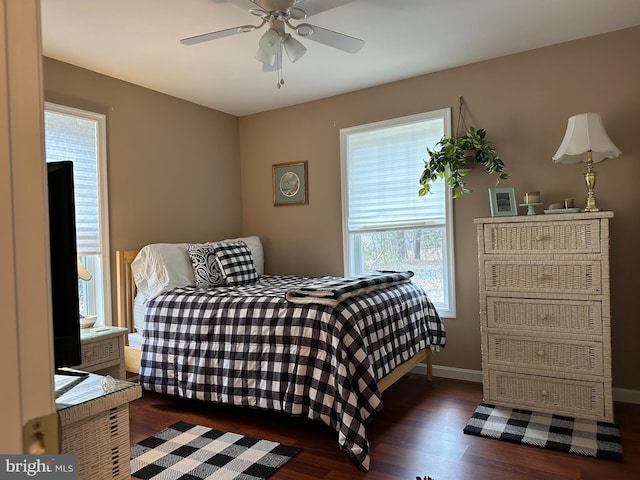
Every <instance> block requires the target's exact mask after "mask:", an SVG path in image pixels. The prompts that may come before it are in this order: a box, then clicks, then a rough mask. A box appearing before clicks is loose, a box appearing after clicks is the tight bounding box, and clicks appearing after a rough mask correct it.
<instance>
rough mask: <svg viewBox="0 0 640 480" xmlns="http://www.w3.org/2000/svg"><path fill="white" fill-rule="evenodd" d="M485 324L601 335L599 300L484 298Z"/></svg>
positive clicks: (517, 329) (492, 326) (600, 307)
mask: <svg viewBox="0 0 640 480" xmlns="http://www.w3.org/2000/svg"><path fill="white" fill-rule="evenodd" d="M487 326H488V327H490V328H509V329H512V330H514V332H515V331H519V330H523V331H524V330H526V331H540V332H550V333H552V332H555V333H579V334H586V335H602V332H603V330H602V302H600V301H597V300H593V301H579V300H575V301H572V300H553V301H549V300H533V299H527V298H500V297H487Z"/></svg>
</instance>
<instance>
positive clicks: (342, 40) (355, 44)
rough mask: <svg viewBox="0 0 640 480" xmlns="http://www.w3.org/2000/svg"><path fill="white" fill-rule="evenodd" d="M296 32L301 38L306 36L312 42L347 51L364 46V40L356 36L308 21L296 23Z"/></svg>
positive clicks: (356, 50) (354, 51)
mask: <svg viewBox="0 0 640 480" xmlns="http://www.w3.org/2000/svg"><path fill="white" fill-rule="evenodd" d="M295 28H296V33H297V34H298V35H300V36H301V37H303V38H308V39H309V40H313V41H314V42H318V43H323V44H324V45H328V46H330V47H333V48H337V49H338V50H342V51H344V52H347V53H356V52H358V51H359V50H360V49H361V48H362V47H363V46H364V40H360V39H359V38H356V37H351V36H349V35H345V34H344V33H339V32H334V31H333V30H329V29H326V28H322V27H318V26H316V25H309V24H308V23H301V24H299V25H296V27H295Z"/></svg>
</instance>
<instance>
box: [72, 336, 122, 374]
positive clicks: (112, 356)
mask: <svg viewBox="0 0 640 480" xmlns="http://www.w3.org/2000/svg"><path fill="white" fill-rule="evenodd" d="M118 359H120V337H112V338H108V339H104V340H101V341H98V342H90V343H89V342H85V343H83V344H82V364H81V365H80V367H81V368H88V367H91V366H93V365H98V364H101V363H105V362H109V361H111V360H118ZM80 367H77V368H80Z"/></svg>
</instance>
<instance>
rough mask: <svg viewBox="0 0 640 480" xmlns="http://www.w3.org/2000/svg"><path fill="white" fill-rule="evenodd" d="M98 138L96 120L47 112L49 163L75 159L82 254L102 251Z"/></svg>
mask: <svg viewBox="0 0 640 480" xmlns="http://www.w3.org/2000/svg"><path fill="white" fill-rule="evenodd" d="M96 138H97V132H96V122H94V121H92V120H87V119H83V118H77V117H73V116H71V115H63V114H60V113H55V112H49V111H47V112H45V151H46V160H47V162H57V161H62V160H71V161H72V162H73V181H74V190H75V208H76V242H77V249H78V255H93V254H97V253H100V217H99V208H98V185H97V179H98V174H97V168H98V166H97V161H96V159H97V145H96Z"/></svg>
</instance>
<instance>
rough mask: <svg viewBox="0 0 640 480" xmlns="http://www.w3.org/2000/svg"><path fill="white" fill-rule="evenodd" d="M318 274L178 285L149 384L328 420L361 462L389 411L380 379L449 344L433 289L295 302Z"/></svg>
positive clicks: (147, 359) (157, 341)
mask: <svg viewBox="0 0 640 480" xmlns="http://www.w3.org/2000/svg"><path fill="white" fill-rule="evenodd" d="M313 282H317V279H310V278H303V277H294V276H267V275H265V276H261V277H260V278H259V280H258V281H257V282H256V283H254V284H251V285H244V286H239V287H218V288H213V289H206V290H205V289H197V288H189V287H187V288H177V289H173V290H170V291H168V292H165V293H163V294H161V295H159V296H158V297H156V298H155V299H153V300H151V301H150V302H149V305H148V307H147V310H146V315H145V330H144V341H143V344H142V361H141V368H140V383H141V384H142V386H143V387H144V388H146V389H149V390H153V391H156V392H159V393H163V394H169V395H178V396H181V397H184V398H191V399H198V400H203V401H208V402H220V403H225V404H232V405H242V406H250V407H257V408H262V409H267V410H275V411H282V412H286V413H289V414H291V415H303V416H306V417H308V418H310V419H313V420H320V421H322V422H324V423H326V424H327V425H329V426H331V427H332V428H334V429H335V430H336V431H337V432H338V443H339V444H340V447H341V448H342V450H343V451H344V452H345V453H346V455H347V456H348V457H349V458H350V459H351V460H352V461H353V462H354V463H355V464H356V465H357V466H358V467H360V468H361V469H364V470H368V468H369V443H368V441H367V435H366V431H365V426H366V424H367V423H368V422H369V421H370V420H371V418H372V415H373V414H374V413H375V412H377V411H379V410H380V409H381V408H382V396H381V394H380V391H379V390H378V387H377V380H379V379H380V378H382V377H383V376H385V375H386V374H388V373H389V372H391V371H392V370H393V369H394V368H395V367H396V366H398V365H399V364H401V363H402V362H404V361H406V360H409V359H410V358H411V357H412V356H413V355H414V354H416V353H417V352H418V351H419V350H421V349H424V348H426V347H427V346H431V347H432V348H435V347H438V346H444V344H445V332H444V327H443V325H442V323H441V321H440V319H439V317H438V315H437V313H436V311H435V309H434V307H433V305H432V304H431V302H430V301H429V299H428V298H427V296H426V294H425V293H424V291H423V290H422V289H421V288H420V287H417V286H416V285H414V284H413V283H402V284H400V285H395V286H392V287H389V288H385V289H383V290H378V291H375V292H371V293H367V294H365V295H360V296H355V297H352V298H347V299H345V300H344V301H342V302H340V303H339V304H338V305H337V306H328V305H320V304H294V303H291V302H288V301H287V300H286V299H285V293H286V292H287V290H288V289H290V288H293V287H296V288H300V287H304V286H305V285H312V284H313Z"/></svg>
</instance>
